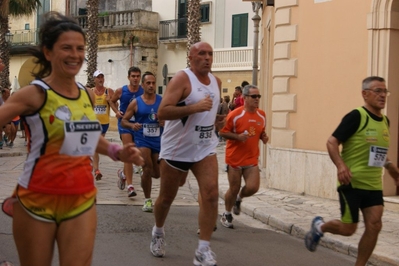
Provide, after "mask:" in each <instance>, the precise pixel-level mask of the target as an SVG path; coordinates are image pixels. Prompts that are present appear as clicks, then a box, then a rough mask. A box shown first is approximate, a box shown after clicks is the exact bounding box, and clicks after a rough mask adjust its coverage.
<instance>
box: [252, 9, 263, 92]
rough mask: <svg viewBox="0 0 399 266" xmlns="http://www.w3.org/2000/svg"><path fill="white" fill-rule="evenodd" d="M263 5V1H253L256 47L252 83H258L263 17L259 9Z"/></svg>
mask: <svg viewBox="0 0 399 266" xmlns="http://www.w3.org/2000/svg"><path fill="white" fill-rule="evenodd" d="M261 7H262V3H261V2H252V10H253V11H254V12H255V15H254V16H253V17H252V20H253V21H254V48H253V63H252V84H253V85H258V67H259V66H258V52H259V44H258V43H259V23H260V20H261V17H260V16H259V15H258V12H259V9H260V8H261Z"/></svg>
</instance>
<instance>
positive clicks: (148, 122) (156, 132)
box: [134, 95, 162, 143]
mask: <svg viewBox="0 0 399 266" xmlns="http://www.w3.org/2000/svg"><path fill="white" fill-rule="evenodd" d="M155 96H156V99H155V102H154V103H153V104H151V105H148V104H146V103H145V102H144V100H143V98H142V97H138V98H136V101H137V112H136V113H135V115H134V116H135V119H136V120H135V122H137V123H140V124H142V127H141V128H140V130H138V131H134V138H135V139H136V137H138V138H143V137H144V138H147V137H148V138H150V139H151V141H154V142H158V143H159V141H160V140H161V134H162V128H160V127H159V121H158V108H159V105H160V104H161V100H162V97H161V96H159V95H155Z"/></svg>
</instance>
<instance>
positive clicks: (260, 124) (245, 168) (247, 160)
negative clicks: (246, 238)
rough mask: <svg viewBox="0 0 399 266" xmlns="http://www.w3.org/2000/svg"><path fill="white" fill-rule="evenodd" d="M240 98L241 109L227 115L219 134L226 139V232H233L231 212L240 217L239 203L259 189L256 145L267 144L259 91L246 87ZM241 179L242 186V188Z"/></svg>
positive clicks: (223, 217) (267, 138) (224, 221)
mask: <svg viewBox="0 0 399 266" xmlns="http://www.w3.org/2000/svg"><path fill="white" fill-rule="evenodd" d="M243 96H244V105H243V106H241V107H239V108H237V109H234V110H233V111H232V112H230V113H229V114H228V116H227V118H226V124H225V126H224V127H223V128H222V130H220V132H219V134H220V136H221V137H223V138H225V139H227V144H226V164H227V165H228V171H227V175H228V179H229V189H228V190H227V192H226V194H225V195H224V201H225V212H224V213H223V215H222V218H221V219H220V222H221V223H222V225H223V226H225V227H227V228H234V226H233V215H232V214H231V211H232V209H233V212H234V214H235V215H239V214H240V212H241V201H242V199H243V198H244V197H250V196H252V195H253V194H255V193H256V192H257V191H258V189H259V184H260V175H259V167H258V157H259V145H258V144H259V141H262V142H263V144H266V143H267V141H268V140H269V137H268V136H267V134H266V132H265V129H266V114H265V112H264V111H262V110H260V109H259V101H260V98H261V95H260V94H259V89H258V87H256V86H254V85H246V86H245V87H244V89H243ZM241 176H242V177H244V182H245V185H244V186H243V187H242V188H241ZM240 188H241V190H240Z"/></svg>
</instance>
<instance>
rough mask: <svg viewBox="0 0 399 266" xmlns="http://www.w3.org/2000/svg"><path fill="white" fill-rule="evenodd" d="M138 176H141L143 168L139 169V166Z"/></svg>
mask: <svg viewBox="0 0 399 266" xmlns="http://www.w3.org/2000/svg"><path fill="white" fill-rule="evenodd" d="M139 175H140V176H143V167H141V166H140V167H139Z"/></svg>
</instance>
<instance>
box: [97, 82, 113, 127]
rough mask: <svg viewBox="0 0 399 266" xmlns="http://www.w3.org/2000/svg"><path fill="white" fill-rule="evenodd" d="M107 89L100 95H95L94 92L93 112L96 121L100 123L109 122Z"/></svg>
mask: <svg viewBox="0 0 399 266" xmlns="http://www.w3.org/2000/svg"><path fill="white" fill-rule="evenodd" d="M93 90H94V89H93ZM107 96H108V89H107V88H105V91H104V93H103V94H102V95H97V94H96V93H94V112H95V113H96V115H97V119H98V121H100V124H101V125H106V124H109V110H110V107H109V104H108V101H107Z"/></svg>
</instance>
